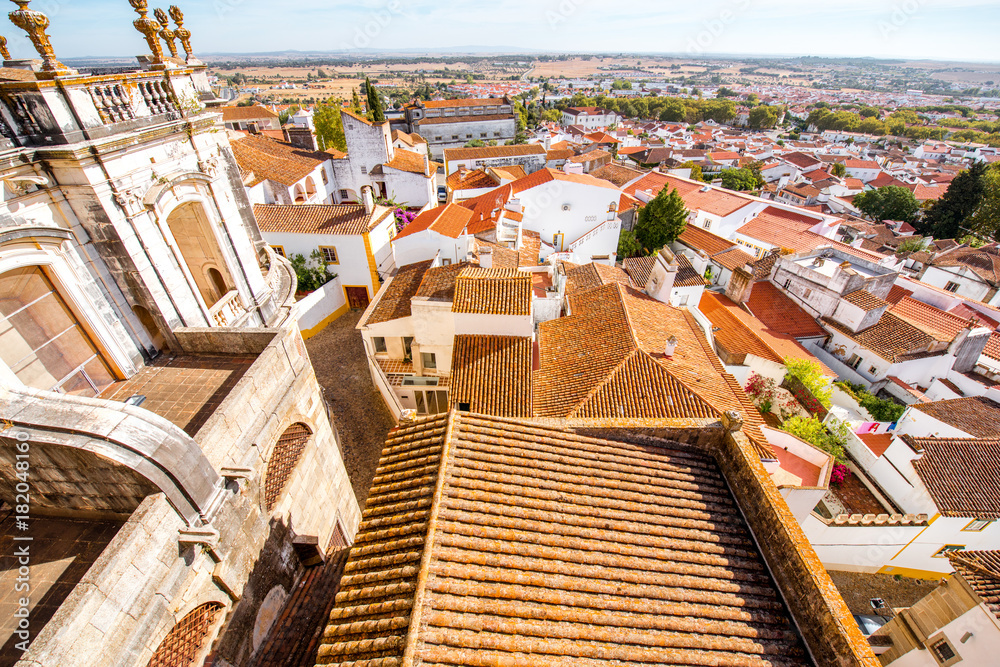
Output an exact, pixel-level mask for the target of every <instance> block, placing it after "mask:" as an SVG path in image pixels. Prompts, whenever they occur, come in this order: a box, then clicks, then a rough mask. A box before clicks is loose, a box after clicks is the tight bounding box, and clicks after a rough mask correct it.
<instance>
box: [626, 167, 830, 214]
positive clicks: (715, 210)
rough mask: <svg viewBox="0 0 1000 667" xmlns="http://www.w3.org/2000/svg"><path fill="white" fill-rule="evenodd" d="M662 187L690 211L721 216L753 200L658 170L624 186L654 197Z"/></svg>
mask: <svg viewBox="0 0 1000 667" xmlns="http://www.w3.org/2000/svg"><path fill="white" fill-rule="evenodd" d="M663 188H669V189H671V190H674V189H676V190H677V192H678V194H680V196H681V198H682V199H683V200H684V205H685V206H687V208H689V209H690V210H692V211H695V210H697V211H705V212H707V213H711V214H713V215H719V216H723V217H725V216H727V215H730V214H731V213H734V212H736V211H738V210H740V209H741V208H743V207H744V206H747V205H749V204H750V203H752V201H753V200H751V199H749V198H748V197H744V196H743V195H739V194H736V193H734V192H732V191H730V190H725V189H723V188H716V187H712V186H708V185H705V184H704V183H694V182H691V181H685V180H682V179H679V178H677V177H675V176H669V175H667V174H662V173H660V172H649V173H647V174H646V175H645V176H643V177H642V178H641V179H639V180H638V181H636V182H635V183H632V184H631V185H629V186H628V187H626V188H625V194H628V195H631V196H633V197H634V196H635V195H636V193H637V192H646V191H649V192H650V193H651V194H652V196H654V197H655V196H656V195H657V194H659V193H660V190H662V189H663ZM813 224H816V223H813Z"/></svg>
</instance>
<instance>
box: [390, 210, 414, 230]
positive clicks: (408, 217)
mask: <svg viewBox="0 0 1000 667" xmlns="http://www.w3.org/2000/svg"><path fill="white" fill-rule="evenodd" d="M392 215H393V217H395V218H396V233H397V234H398V233H399V232H401V231H403V230H404V229H406V226H407V225H408V224H410V223H411V222H413V221H414V220H415V219H416V218H417V214H416V213H413V212H411V211H406V210H403V209H401V208H397V209H396V210H395V211H393V212H392Z"/></svg>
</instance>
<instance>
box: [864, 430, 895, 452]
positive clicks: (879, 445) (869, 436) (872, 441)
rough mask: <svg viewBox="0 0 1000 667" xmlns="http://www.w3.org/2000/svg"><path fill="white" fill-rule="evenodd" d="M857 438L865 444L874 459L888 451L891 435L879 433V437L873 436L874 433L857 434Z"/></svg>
mask: <svg viewBox="0 0 1000 667" xmlns="http://www.w3.org/2000/svg"><path fill="white" fill-rule="evenodd" d="M858 437H859V438H861V442H863V443H865V445H866V446H867V447H868V449H870V450H871V453H872V454H874V455H875V456H876V457H878V456H882V455H883V454H885V451H886V450H887V449H889V445H891V444H892V434H891V433H881V434H879V435H875V434H874V433H859V434H858Z"/></svg>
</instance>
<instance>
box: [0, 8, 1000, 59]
mask: <svg viewBox="0 0 1000 667" xmlns="http://www.w3.org/2000/svg"><path fill="white" fill-rule="evenodd" d="M35 4H36V5H37V7H34V8H35V9H38V10H40V11H45V12H46V13H47V14H48V15H49V18H50V20H51V22H52V25H51V28H50V31H49V32H50V36H51V38H52V42H53V45H54V46H55V48H56V52H57V53H58V54H59V55H60V56H61V57H63V58H102V57H103V58H118V57H129V56H131V55H133V54H132V51H135V52H136V53H138V52H141V51H143V44H142V40H141V37H140V36H139V35H138V34H137V33H136V32H135V31H134V29H133V28H132V26H131V25H130V22H126V21H121V20H116V21H109V20H107V17H108V16H115V17H118V16H121V15H122V12H121V9H122V7H121V6H120V5H122V4H124V3H120V2H114V3H112V2H110V0H98V1H97V2H92V3H87V5H86V6H83V5H82V4H80V3H73V2H70V1H66V2H44V3H38V2H36V3H35ZM509 4H510V5H511V6H510V7H508V6H506V5H505V7H504V11H503V12H502V13H501V12H497V11H495V10H486V9H483V8H481V7H476V6H473V5H472V4H471V3H468V2H457V3H445V4H441V3H431V2H427V1H425V0H418V1H416V2H409V3H406V4H403V3H401V2H399V0H388V1H387V2H386V1H382V0H380V1H378V2H361V3H350V4H348V3H342V2H334V3H318V2H304V3H299V4H297V5H296V6H294V7H283V8H282V11H280V12H275V11H274V7H273V5H272V4H270V3H264V2H262V1H261V0H214V1H213V2H208V3H201V4H199V5H197V6H191V7H185V13H186V18H187V27H188V28H189V29H190V30H191V31H192V33H193V42H194V44H195V48H196V50H197V51H198V52H199V53H201V54H254V53H256V54H259V53H280V52H283V51H292V50H294V51H298V52H317V53H336V52H344V51H347V52H357V53H362V54H366V55H367V54H370V53H391V52H401V51H402V52H421V51H425V52H432V53H441V52H443V51H449V50H450V51H452V52H455V53H464V52H466V51H463V49H468V48H469V47H470V45H474V44H476V39H475V38H476V36H477V35H478V33H480V32H482V30H483V28H484V26H488V31H487V33H488V34H487V35H486V37H487V39H484V40H483V41H484V42H489V43H488V44H486V45H484V46H477V47H476V48H477V49H479V51H477V52H481V53H483V52H485V53H489V52H505V51H507V52H510V51H514V52H525V53H595V54H596V53H606V54H611V53H629V54H650V55H668V54H684V55H691V56H719V57H726V56H757V57H797V56H804V55H815V56H822V57H831V56H840V57H870V58H894V59H919V60H939V61H945V62H982V63H995V62H998V61H1000V58H998V57H997V56H996V53H995V50H994V49H992V48H991V44H992V40H991V39H990V37H991V35H992V34H993V33H995V30H996V28H997V27H998V25H1000V8H997V7H996V6H995V3H991V2H987V1H986V0H962V1H960V2H956V3H943V2H931V1H929V0H925V1H920V0H908V1H902V2H892V3H888V2H860V1H857V0H849V1H848V2H845V3H839V4H838V5H836V6H835V7H834V6H831V7H829V8H823V7H819V8H817V7H812V6H810V7H800V6H798V5H797V4H796V3H792V2H789V1H787V0H774V1H771V2H766V3H754V2H751V0H725V1H721V2H707V3H700V4H699V5H697V6H693V7H688V6H684V7H669V8H666V9H664V10H661V11H657V12H655V13H652V14H651V13H649V11H648V8H647V7H645V6H643V5H640V4H639V3H637V2H634V1H632V0H626V1H625V2H622V3H619V4H618V5H617V6H616V8H615V12H614V14H613V15H609V13H608V12H607V11H605V10H603V9H601V8H598V7H597V6H594V5H592V4H591V3H589V2H588V1H587V0H562V2H554V1H553V2H543V3H538V2H527V1H526V0H514V2H512V3H509ZM165 7H166V6H165V5H164V8H165ZM223 28H224V29H223ZM3 32H4V34H5V36H7V37H8V39H9V40H10V48H11V51H12V54H13V56H14V57H15V58H30V57H33V54H34V51H33V49H32V48H31V45H30V43H29V42H28V41H27V40H26V39H25V38H24V36H23V33H21V32H20V31H18V30H16V29H14V27H13V26H9V29H8V30H6V31H3ZM582 45H593V46H594V48H593V49H589V48H585V47H584V46H582Z"/></svg>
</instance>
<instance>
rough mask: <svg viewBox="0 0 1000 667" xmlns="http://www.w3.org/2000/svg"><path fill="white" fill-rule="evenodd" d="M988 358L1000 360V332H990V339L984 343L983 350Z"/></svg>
mask: <svg viewBox="0 0 1000 667" xmlns="http://www.w3.org/2000/svg"><path fill="white" fill-rule="evenodd" d="M983 354H985V355H986V356H987V357H989V358H990V359H994V360H996V361H1000V333H996V332H994V333H992V334H990V340H989V342H988V343H986V349H985V350H984V351H983Z"/></svg>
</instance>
